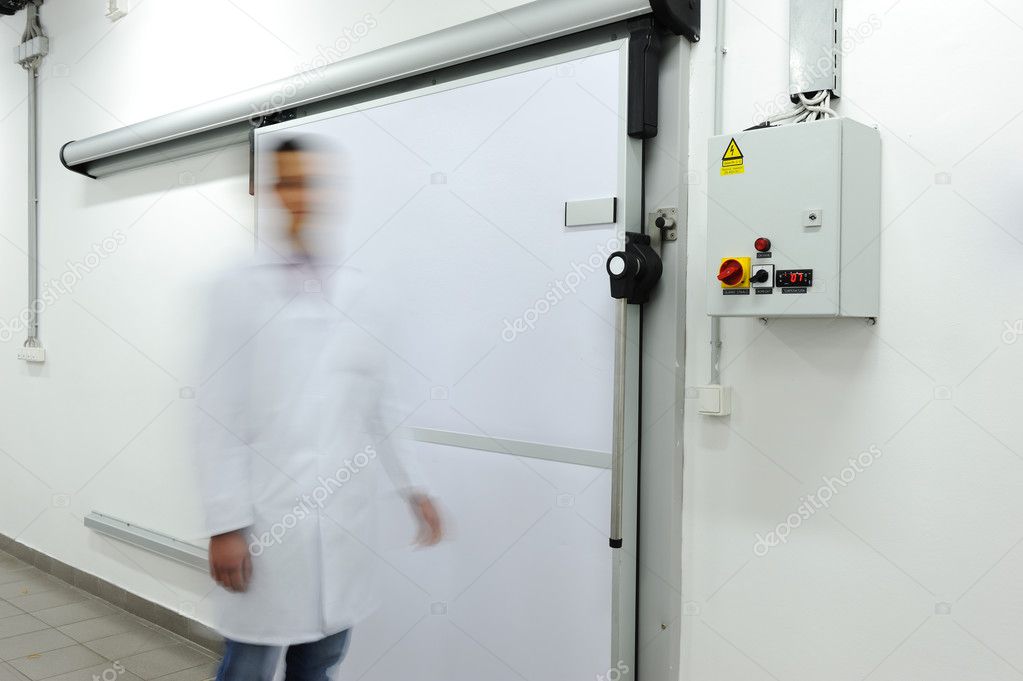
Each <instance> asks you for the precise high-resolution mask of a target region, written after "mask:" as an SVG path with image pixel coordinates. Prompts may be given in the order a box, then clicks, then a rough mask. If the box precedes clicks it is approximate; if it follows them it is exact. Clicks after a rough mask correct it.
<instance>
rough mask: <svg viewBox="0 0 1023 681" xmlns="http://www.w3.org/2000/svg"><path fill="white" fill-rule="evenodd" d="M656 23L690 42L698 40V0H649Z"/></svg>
mask: <svg viewBox="0 0 1023 681" xmlns="http://www.w3.org/2000/svg"><path fill="white" fill-rule="evenodd" d="M650 9H652V10H653V12H654V17H655V18H656V19H657V23H658V24H660V25H661V26H664V27H665V28H666V29H668V30H669V31H671V32H672V33H674V34H675V35H680V36H684V37H685V38H686V40H688V41H689V42H691V43H698V42H700V0H650Z"/></svg>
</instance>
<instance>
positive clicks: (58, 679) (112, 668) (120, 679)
mask: <svg viewBox="0 0 1023 681" xmlns="http://www.w3.org/2000/svg"><path fill="white" fill-rule="evenodd" d="M97 679H99V681H142V679H140V678H139V677H137V676H135V675H134V674H132V673H131V672H129V671H125V670H124V667H123V666H121V665H120V663H119V662H104V663H103V664H97V665H94V666H92V667H86V668H85V669H78V670H76V671H73V672H67V673H66V674H58V675H57V676H51V677H49V678H47V679H46V681H96V680H97Z"/></svg>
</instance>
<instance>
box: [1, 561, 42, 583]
mask: <svg viewBox="0 0 1023 681" xmlns="http://www.w3.org/2000/svg"><path fill="white" fill-rule="evenodd" d="M33 571H35V568H33V567H32V566H31V565H27V564H26V565H12V566H11V567H0V584H10V583H11V582H17V581H20V580H22V579H25V577H27V576H31V575H32V574H34V572H33Z"/></svg>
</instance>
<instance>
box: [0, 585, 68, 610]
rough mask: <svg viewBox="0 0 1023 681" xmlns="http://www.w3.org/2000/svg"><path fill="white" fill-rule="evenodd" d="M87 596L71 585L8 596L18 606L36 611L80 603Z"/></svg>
mask: <svg viewBox="0 0 1023 681" xmlns="http://www.w3.org/2000/svg"><path fill="white" fill-rule="evenodd" d="M87 598H88V596H86V595H85V593H84V592H82V591H79V590H78V589H72V588H71V587H57V588H56V589H50V590H49V591H43V592H42V593H33V594H30V595H28V596H18V597H16V598H8V599H7V602H8V603H10V604H11V605H13V606H14V607H16V608H21V609H22V610H24V611H25V612H36V611H37V610H48V609H49V608H56V607H58V606H61V605H68V604H70V603H80V602H82V601H84V600H86V599H87Z"/></svg>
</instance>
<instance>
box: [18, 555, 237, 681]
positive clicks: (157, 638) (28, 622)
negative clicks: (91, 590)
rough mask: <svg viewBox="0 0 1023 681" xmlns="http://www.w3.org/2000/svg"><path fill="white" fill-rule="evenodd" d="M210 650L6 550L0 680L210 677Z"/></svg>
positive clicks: (183, 680)
mask: <svg viewBox="0 0 1023 681" xmlns="http://www.w3.org/2000/svg"><path fill="white" fill-rule="evenodd" d="M216 666H217V659H216V657H215V656H214V655H213V654H212V653H210V652H209V651H207V650H204V649H203V648H200V647H199V646H197V645H195V644H194V643H191V642H189V641H186V640H185V639H183V638H181V637H179V636H175V635H174V634H172V633H170V632H168V631H164V630H163V629H160V628H159V627H157V626H156V625H154V624H152V623H150V622H146V621H145V620H142V619H139V618H137V617H134V616H133V615H129V614H128V613H126V612H124V611H123V610H119V609H118V608H116V607H114V606H112V605H110V604H108V603H106V602H104V601H101V600H99V599H98V598H96V597H94V596H92V595H90V594H88V593H86V592H84V591H81V590H80V589H75V588H74V587H71V586H69V585H68V584H65V583H64V582H62V581H60V580H58V579H55V578H53V577H50V576H49V575H47V574H45V573H44V572H42V571H40V570H37V569H36V568H34V567H32V566H31V565H29V564H28V563H24V562H22V561H20V560H18V559H17V558H14V557H13V556H10V555H8V554H6V553H3V552H2V551H0V681H26V680H28V681H39V680H40V679H47V681H94V680H95V679H99V680H100V681H140V680H144V681H151V680H153V679H159V681H204V680H205V679H210V678H212V677H213V675H214V673H215V672H216Z"/></svg>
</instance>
